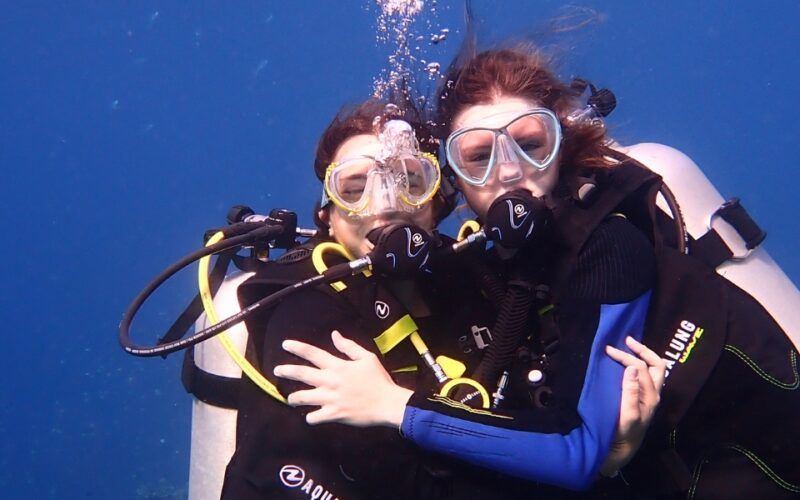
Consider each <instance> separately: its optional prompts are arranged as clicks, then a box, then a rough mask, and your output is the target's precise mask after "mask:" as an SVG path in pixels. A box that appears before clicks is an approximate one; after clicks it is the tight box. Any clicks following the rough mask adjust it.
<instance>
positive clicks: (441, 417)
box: [401, 291, 651, 490]
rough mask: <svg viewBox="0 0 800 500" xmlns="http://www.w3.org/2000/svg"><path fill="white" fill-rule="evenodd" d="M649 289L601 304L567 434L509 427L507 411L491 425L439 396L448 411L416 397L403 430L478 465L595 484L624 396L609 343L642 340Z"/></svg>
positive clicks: (556, 481)
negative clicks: (418, 402)
mask: <svg viewBox="0 0 800 500" xmlns="http://www.w3.org/2000/svg"><path fill="white" fill-rule="evenodd" d="M650 296H651V292H649V291H648V292H646V293H644V294H643V295H641V296H639V297H638V298H636V299H634V300H632V301H630V302H627V303H623V304H614V305H601V306H600V318H599V322H598V326H597V332H596V334H595V336H594V340H593V342H592V346H591V352H590V354H589V360H588V366H587V369H586V376H585V378H584V381H583V387H582V390H581V393H580V398H579V400H578V408H577V413H578V415H579V417H580V420H581V423H580V425H579V426H577V427H575V428H573V429H572V430H571V431H569V432H568V433H566V434H560V433H541V432H536V430H535V429H531V430H525V429H509V428H506V427H504V426H503V425H501V424H500V423H499V422H501V421H502V420H503V418H508V417H503V416H499V418H498V419H497V421H498V425H491V424H489V423H484V422H486V419H485V418H483V419H480V418H475V416H476V415H477V414H479V413H481V412H475V411H474V410H471V409H467V408H464V409H462V410H458V409H457V407H458V406H459V404H458V403H456V402H454V401H451V400H446V401H443V400H444V399H445V398H438V402H440V403H443V404H444V405H447V407H448V411H447V412H446V413H445V412H439V411H434V410H431V409H429V408H420V407H415V406H414V405H413V398H412V401H411V402H409V405H408V406H407V407H406V411H405V414H404V416H403V422H402V425H401V432H402V433H403V435H404V436H405V437H406V438H408V439H410V440H412V441H413V442H415V443H416V444H418V445H419V446H421V447H422V448H425V449H427V450H430V451H434V452H437V453H442V454H446V455H449V456H452V457H455V458H458V459H461V460H464V461H466V462H469V463H471V464H474V465H477V466H479V467H483V468H486V469H491V470H495V471H498V472H502V473H505V474H509V475H511V476H515V477H519V478H522V479H525V480H530V481H540V482H544V483H548V484H552V485H556V486H561V487H564V488H569V489H573V490H582V489H586V488H588V487H589V486H590V485H591V483H592V481H593V480H594V478H595V476H596V474H597V471H598V470H599V468H600V466H601V465H602V463H603V461H604V460H605V458H606V456H607V455H608V452H609V450H610V447H611V443H612V440H613V439H614V434H615V432H616V427H617V421H618V418H619V407H620V400H621V397H622V396H621V395H622V375H623V373H624V368H623V367H622V366H621V365H620V364H618V363H617V362H616V361H614V360H613V359H611V358H610V357H608V355H607V354H606V353H605V346H606V345H613V346H615V347H618V348H620V349H623V350H626V351H627V348H626V347H625V343H624V340H625V337H626V336H628V335H630V336H632V337H634V338H636V339H637V340H641V339H642V336H643V333H644V323H645V317H646V315H647V309H648V305H649V303H650ZM451 407H456V410H455V411H453V410H452V408H451ZM482 413H484V415H485V414H487V413H488V412H482ZM462 414H463V415H462ZM454 415H457V416H454ZM475 420H482V422H476V421H475Z"/></svg>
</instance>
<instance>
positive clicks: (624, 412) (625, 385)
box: [620, 366, 642, 426]
mask: <svg viewBox="0 0 800 500" xmlns="http://www.w3.org/2000/svg"><path fill="white" fill-rule="evenodd" d="M640 390H641V387H640V385H639V368H638V367H636V366H629V367H627V368H625V375H624V376H623V378H622V403H621V405H620V423H623V422H625V423H626V424H627V425H628V426H633V425H635V424H637V423H639V421H640V420H641V418H642V414H641V411H640V410H639V397H640V396H639V392H640Z"/></svg>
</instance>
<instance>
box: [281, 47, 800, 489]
mask: <svg viewBox="0 0 800 500" xmlns="http://www.w3.org/2000/svg"><path fill="white" fill-rule="evenodd" d="M445 81H447V82H448V83H449V84H448V85H447V86H446V87H445V89H444V90H443V93H442V94H441V96H440V97H441V98H440V99H439V101H438V102H439V103H440V107H439V116H438V119H437V122H438V123H440V124H443V125H444V127H445V128H446V131H445V133H444V134H443V135H442V138H445V137H446V148H445V149H446V154H447V159H448V167H449V168H450V169H452V173H453V174H454V176H455V180H456V183H457V186H458V188H459V190H460V191H461V192H462V193H463V195H464V197H465V199H466V201H467V203H468V204H469V206H470V208H472V209H473V211H474V212H475V213H476V214H477V215H478V220H479V221H480V226H481V227H482V231H477V232H476V233H474V234H476V235H478V234H480V236H482V237H486V238H489V239H491V240H493V241H494V246H493V247H492V248H491V249H490V250H489V251H488V252H487V253H486V255H485V256H484V257H483V259H484V260H485V261H486V262H487V265H488V266H489V267H490V269H492V270H493V272H494V273H495V275H496V276H497V277H499V279H500V280H501V281H502V284H503V286H502V288H501V291H502V294H501V296H500V299H501V300H500V303H501V308H500V311H499V313H498V315H497V318H496V320H495V321H494V322H493V326H492V328H491V329H490V331H489V332H486V334H485V335H480V336H479V337H478V336H476V337H475V341H474V343H471V344H469V345H467V346H465V350H466V348H469V349H472V350H473V352H474V351H481V354H482V356H481V357H480V361H479V362H478V365H477V367H476V368H474V369H473V371H472V372H471V377H472V379H474V380H475V381H477V382H478V384H479V385H480V386H481V387H483V388H484V389H485V392H488V393H491V394H492V396H493V401H492V404H491V407H490V408H484V409H479V408H480V405H479V404H478V405H476V402H479V401H480V399H481V398H480V391H479V390H466V391H465V390H463V388H462V389H459V390H455V391H453V392H451V393H448V394H447V396H446V397H445V396H433V397H432V396H431V395H430V393H428V392H426V391H424V390H423V391H419V390H416V391H413V392H412V391H409V390H408V389H406V388H402V387H399V386H397V385H396V384H394V383H393V382H392V381H391V379H390V378H389V377H388V376H387V375H386V372H385V370H384V369H383V367H382V366H381V365H380V363H378V362H377V360H376V359H374V358H372V357H369V356H366V355H365V353H364V350H363V349H362V348H360V347H358V346H357V345H355V343H351V342H349V341H348V339H347V338H344V337H342V336H341V335H338V334H336V335H334V343H335V344H336V347H337V349H338V351H340V352H341V353H343V354H344V359H342V358H341V357H338V356H334V355H332V354H330V352H325V351H324V350H320V349H318V348H316V347H314V346H312V345H309V344H307V343H304V342H286V343H285V348H286V349H287V350H288V351H289V352H291V353H293V354H295V355H298V356H300V357H301V358H303V359H306V360H308V361H310V362H312V363H313V364H314V365H316V366H317V369H313V368H312V369H310V368H308V367H304V368H302V369H300V368H298V367H296V366H278V367H277V368H276V370H275V373H276V375H279V376H282V377H286V378H288V379H292V380H297V381H301V382H304V383H306V384H308V385H310V386H312V387H313V389H310V390H302V391H299V392H297V393H295V394H291V395H289V398H288V400H289V402H290V403H291V404H294V405H310V406H316V407H319V409H317V410H316V411H315V412H313V413H311V414H309V417H308V420H309V422H311V423H314V424H321V423H325V422H338V423H345V424H348V425H353V426H389V427H395V428H398V429H399V430H400V431H401V434H402V435H403V436H404V437H405V438H406V439H407V440H409V441H412V442H414V443H415V444H417V445H418V446H420V447H421V448H423V449H426V450H430V451H435V452H437V453H442V454H446V455H449V456H452V457H454V458H457V459H460V460H463V461H465V462H467V463H470V464H473V465H477V466H479V467H483V468H488V469H491V470H495V471H498V472H502V473H504V474H510V475H513V476H516V477H521V478H524V479H527V480H533V481H544V482H547V483H550V484H557V485H560V486H563V487H566V488H572V489H586V488H588V487H590V486H591V484H592V481H593V480H594V479H595V474H596V473H597V471H598V470H600V469H601V467H600V463H599V462H601V461H602V458H601V457H602V456H603V454H604V452H605V451H606V450H608V449H609V447H611V442H612V436H613V430H612V427H613V426H612V425H611V422H612V421H614V420H615V419H616V413H617V411H618V406H619V405H618V404H617V403H618V399H617V400H615V399H614V397H615V396H614V395H613V394H603V393H602V392H601V391H598V386H600V387H601V388H604V389H606V390H607V389H609V388H612V387H615V385H614V384H616V383H618V380H619V377H620V376H621V371H620V369H619V368H618V367H616V366H614V365H613V364H608V363H605V364H604V362H603V361H604V357H603V356H602V355H601V353H602V351H603V348H604V346H605V344H607V343H609V341H610V340H611V339H612V338H614V336H615V335H619V334H621V333H623V332H624V334H628V333H630V334H631V335H632V336H634V337H636V339H638V340H639V341H643V342H644V343H645V344H647V345H648V346H650V347H652V348H653V349H655V350H656V351H657V352H661V353H663V355H662V356H661V357H662V358H663V360H661V361H659V360H653V359H652V358H651V357H650V356H648V355H646V354H641V357H642V360H640V361H638V363H639V370H638V372H639V373H640V374H641V373H643V372H646V371H647V370H646V369H645V366H646V367H647V368H655V369H658V364H659V362H660V363H661V369H663V368H664V366H666V367H667V368H668V370H669V372H668V375H669V377H670V378H669V380H668V383H667V384H666V386H665V387H664V391H663V394H662V396H661V405H660V406H659V408H658V410H657V412H656V416H655V417H654V423H653V426H652V428H651V429H650V430H649V432H648V434H647V439H646V440H645V442H644V443H643V444H642V447H641V450H640V451H639V452H638V453H637V454H636V456H635V457H634V459H633V461H632V462H631V463H630V464H628V465H626V462H625V461H620V462H618V463H617V464H615V466H617V465H618V466H619V468H621V473H620V474H619V475H618V476H619V477H620V478H623V479H624V485H620V481H616V482H615V485H614V486H613V488H617V487H621V488H622V489H621V490H616V491H617V493H616V494H624V493H627V494H633V495H645V496H648V497H649V496H653V497H669V498H672V497H676V496H678V497H688V498H712V497H717V496H719V497H733V496H744V497H748V498H750V497H752V498H783V497H789V496H794V495H797V494H798V493H800V433H798V432H797V431H796V429H795V427H796V425H795V419H796V417H797V415H798V414H800V392H799V391H798V386H800V378H799V377H798V373H797V368H796V357H797V351H796V349H795V348H794V347H793V346H792V343H791V342H790V340H789V339H788V338H787V336H786V334H785V333H784V332H783V331H782V330H781V328H780V327H779V326H778V324H777V323H776V322H775V321H774V320H773V319H772V318H771V317H770V315H769V313H768V312H767V311H766V310H765V309H764V307H762V306H761V305H760V304H759V303H758V302H757V301H756V300H754V299H753V298H752V297H750V296H749V295H747V294H746V293H745V292H743V291H742V290H741V289H739V288H737V287H736V286H734V285H733V284H731V283H730V282H729V281H727V280H725V279H724V278H722V277H720V276H719V275H718V274H717V273H716V272H715V267H717V266H718V265H719V264H720V263H721V261H715V263H714V264H710V261H709V260H707V259H705V257H706V255H705V250H704V249H703V245H700V244H697V245H695V246H694V247H689V248H690V249H691V251H689V252H687V251H685V250H684V246H685V245H686V244H687V242H688V243H689V244H695V243H700V240H701V239H698V240H697V241H694V240H693V239H692V238H690V237H689V236H687V235H686V234H685V233H681V232H680V231H677V232H670V230H668V229H665V228H671V227H672V226H673V225H674V224H672V222H673V221H672V220H671V219H669V217H668V216H667V215H666V214H664V213H663V212H659V211H658V209H657V208H656V195H657V194H658V191H659V189H660V188H662V182H661V179H660V177H658V176H657V175H656V174H654V173H652V172H651V171H649V170H647V169H646V168H645V167H643V166H642V165H641V164H640V163H639V162H637V161H636V160H634V159H633V158H630V157H627V156H625V155H623V154H621V153H619V152H618V151H616V150H614V149H612V148H611V147H609V146H610V145H611V144H612V141H610V140H609V139H608V138H607V136H606V130H605V127H604V125H603V123H602V120H601V119H599V118H600V117H602V116H604V113H589V114H587V113H586V112H585V110H586V108H583V107H581V106H580V105H579V104H578V102H577V101H578V97H579V94H580V93H579V91H577V90H576V89H575V88H572V87H570V86H568V85H566V84H564V83H562V82H560V81H559V80H558V79H557V77H556V76H555V75H554V74H553V72H552V71H551V70H550V69H549V68H548V65H547V63H546V61H545V59H544V57H543V56H541V55H539V54H538V53H536V52H535V51H532V50H531V49H529V48H527V47H515V48H507V49H498V50H489V51H485V52H480V53H471V54H466V55H463V56H462V57H459V58H457V59H456V61H455V62H454V64H453V65H452V66H451V68H450V71H449V74H448V75H447V78H445ZM595 111H598V110H597V109H595ZM608 111H610V110H608ZM676 212H677V210H672V214H673V216H674V218H675V219H678V213H676ZM712 219H713V216H712ZM709 225H710V224H709ZM745 226H746V224H745ZM481 233H482V234H481ZM758 233H759V231H755V236H754V237H753V239H758V241H756V242H753V245H757V244H758V243H759V242H760V240H763V235H759V234H758ZM467 238H469V237H467ZM745 239H746V240H748V238H747V237H746V235H745ZM750 244H751V241H748V248H751V247H750ZM712 260H713V259H712ZM473 286H474V284H473ZM454 290H455V288H454ZM459 290H460V288H459ZM487 295H489V296H490V297H491V296H492V295H493V293H492V291H491V290H488V291H487ZM344 333H345V334H346V333H347V332H344ZM441 335H445V333H441ZM345 337H346V335H345ZM453 341H455V339H453ZM629 346H630V347H631V348H632V349H634V350H638V351H639V352H642V351H641V349H642V347H640V345H639V344H636V343H629ZM327 350H328V351H331V350H330V348H329V347H328V349H327ZM612 352H613V351H612ZM613 355H614V356H616V357H621V356H622V355H623V354H620V353H619V352H613ZM322 374H324V376H322ZM654 378H655V377H654ZM364 379H369V380H372V381H374V382H373V383H371V384H368V385H365V384H362V383H361V381H363V380H364ZM595 391H597V392H595ZM609 392H610V391H609ZM617 398H618V396H617ZM401 401H402V403H400V402H401ZM341 402H354V403H347V404H342V403H341ZM359 402H360V403H361V405H360V406H359V405H358V404H357V403H359ZM476 406H477V407H478V409H476V408H475V407H476ZM615 466H612V467H605V466H603V467H602V472H603V473H604V475H611V476H614V475H616V470H615ZM623 466H624V467H623ZM607 486H608V483H605V484H601V485H599V487H598V489H596V490H592V492H594V493H597V494H600V493H602V492H603V491H606V490H604V489H603V488H604V487H607ZM519 491H520V492H522V491H524V490H522V489H521V490H519Z"/></svg>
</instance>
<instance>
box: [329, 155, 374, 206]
mask: <svg viewBox="0 0 800 500" xmlns="http://www.w3.org/2000/svg"><path fill="white" fill-rule="evenodd" d="M374 165H375V162H374V161H373V160H372V159H370V158H355V159H352V160H347V161H345V162H343V163H342V164H340V165H338V166H337V167H336V168H334V169H333V171H332V172H331V175H330V178H329V180H328V188H329V189H330V191H331V194H332V195H333V196H336V197H337V198H338V199H339V200H340V201H341V202H343V203H346V204H356V203H358V202H359V201H360V200H361V198H362V197H363V196H364V189H365V188H366V185H367V176H368V174H369V171H370V169H372V168H373V167H374Z"/></svg>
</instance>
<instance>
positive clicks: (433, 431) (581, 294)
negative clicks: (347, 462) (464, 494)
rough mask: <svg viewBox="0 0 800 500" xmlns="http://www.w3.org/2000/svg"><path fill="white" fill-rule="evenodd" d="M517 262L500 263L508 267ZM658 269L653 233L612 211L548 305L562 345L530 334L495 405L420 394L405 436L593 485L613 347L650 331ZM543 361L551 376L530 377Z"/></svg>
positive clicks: (573, 485)
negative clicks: (483, 407)
mask: <svg viewBox="0 0 800 500" xmlns="http://www.w3.org/2000/svg"><path fill="white" fill-rule="evenodd" d="M511 265H513V264H511ZM509 266H510V264H508V263H504V262H502V261H499V260H495V262H494V267H495V269H499V270H500V272H501V274H507V272H504V270H503V269H502V268H503V267H506V268H507V267H509ZM654 272H655V257H654V255H653V252H652V245H651V244H650V242H649V241H648V240H647V239H646V238H645V237H644V235H643V234H642V233H641V232H639V231H638V230H637V229H636V228H635V227H633V225H631V224H630V223H629V222H627V221H626V220H625V219H624V218H622V217H611V218H609V219H607V220H606V221H604V222H603V223H602V224H601V225H600V226H599V227H598V228H597V229H596V231H594V233H593V234H592V235H591V237H590V238H589V239H588V241H587V243H586V245H585V246H584V247H583V248H582V250H581V251H580V253H579V258H578V265H577V267H576V268H575V269H574V270H573V271H572V272H571V273H569V278H568V280H567V282H566V283H565V286H564V287H563V290H561V291H558V290H557V291H556V294H555V295H556V296H557V297H558V298H557V299H556V301H555V304H554V306H555V309H554V310H553V311H550V312H548V313H546V314H552V315H554V316H555V328H557V329H558V338H557V344H558V346H557V348H555V349H550V350H549V351H548V352H546V353H543V352H541V350H542V349H541V347H542V346H541V343H540V342H537V340H539V339H538V338H537V335H535V334H533V335H530V336H529V338H527V339H526V340H525V341H523V342H522V344H521V345H520V347H519V349H518V351H517V352H518V354H519V355H518V356H517V357H516V359H515V360H514V361H513V363H512V364H511V365H510V366H509V367H508V372H509V379H508V385H507V387H506V389H505V391H504V399H503V402H502V404H501V405H500V406H499V408H498V409H496V410H494V411H480V410H477V411H476V410H473V409H471V408H470V407H467V406H466V405H461V404H457V403H456V402H454V401H453V400H451V399H446V398H442V397H432V396H430V395H428V394H425V393H420V392H417V393H415V394H414V396H412V398H411V400H410V401H409V403H408V405H407V407H406V411H405V414H404V418H403V423H402V427H401V430H402V432H403V435H404V436H406V437H407V438H408V439H410V440H412V441H414V442H415V443H417V444H418V445H420V446H422V447H423V448H426V449H429V450H432V451H437V452H440V453H445V454H448V455H450V456H453V457H458V458H460V459H463V460H465V461H467V462H469V463H471V464H475V465H478V466H480V467H485V468H488V469H491V470H495V471H498V472H502V473H504V474H508V475H511V476H515V477H518V478H523V479H525V480H527V481H542V482H545V483H548V484H555V485H559V486H562V487H565V488H569V489H585V488H587V487H589V486H590V485H591V484H592V483H593V481H594V480H595V479H597V471H598V469H599V467H600V465H601V464H602V463H603V461H604V460H605V458H606V456H607V454H608V451H609V448H610V445H611V442H612V440H613V437H614V433H615V430H616V425H617V420H618V416H619V405H620V397H621V386H622V373H623V371H624V369H623V367H622V366H620V365H619V364H618V363H616V362H615V361H613V360H612V359H610V358H609V357H608V356H607V355H606V354H605V350H604V348H605V346H606V345H608V344H610V345H614V346H617V347H621V348H622V347H623V346H624V338H625V336H627V335H631V336H633V337H635V338H637V339H640V340H641V338H642V335H643V331H644V323H645V317H646V314H647V310H648V304H649V300H650V288H651V287H652V285H653V280H654ZM531 317H532V318H533V319H532V324H531V326H530V331H531V332H534V331H536V329H537V328H543V326H542V324H543V323H544V322H545V319H544V318H542V317H540V316H538V315H536V314H531ZM535 323H539V324H538V325H537V324H535ZM537 351H539V352H537ZM543 360H544V362H543ZM535 369H538V370H539V372H541V373H543V374H544V376H545V380H544V381H541V382H539V383H536V381H533V380H530V379H529V378H528V377H529V374H531V371H532V370H535ZM491 389H492V390H494V387H492V388H491ZM497 484H498V487H500V488H499V489H500V490H502V489H503V488H505V487H507V486H508V490H509V493H511V492H512V491H516V492H518V493H521V492H522V491H524V489H523V487H521V485H519V484H518V483H517V484H514V482H512V481H509V480H504V481H503V480H500V481H498V483H497ZM511 484H513V486H511ZM550 494H552V492H551V493H550Z"/></svg>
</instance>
